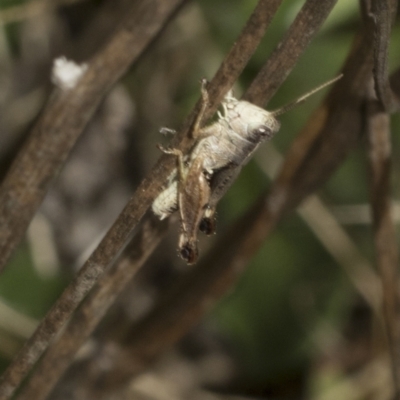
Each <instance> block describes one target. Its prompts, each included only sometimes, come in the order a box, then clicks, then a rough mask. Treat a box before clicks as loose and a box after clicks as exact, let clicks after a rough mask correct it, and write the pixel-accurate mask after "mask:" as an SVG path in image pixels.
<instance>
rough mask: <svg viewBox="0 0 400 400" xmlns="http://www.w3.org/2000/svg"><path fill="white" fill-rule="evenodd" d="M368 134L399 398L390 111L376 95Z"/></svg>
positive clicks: (370, 106) (385, 305)
mask: <svg viewBox="0 0 400 400" xmlns="http://www.w3.org/2000/svg"><path fill="white" fill-rule="evenodd" d="M373 97H375V96H373ZM366 134H367V138H368V153H369V166H370V172H371V173H370V176H371V180H370V192H371V206H372V215H373V230H374V242H375V253H376V263H377V266H378V270H379V272H380V276H381V280H382V291H383V304H382V306H383V317H384V323H385V326H386V332H387V335H388V345H389V353H390V356H391V361H392V372H393V378H394V388H395V393H396V398H400V297H399V295H400V293H399V289H398V282H399V273H398V265H399V251H398V247H397V239H396V232H395V227H394V222H393V216H392V214H391V199H390V177H391V142H390V139H391V138H390V117H389V114H388V113H386V112H384V111H381V110H378V107H377V103H376V100H375V99H374V98H373V99H371V100H370V101H369V102H368V104H367V114H366Z"/></svg>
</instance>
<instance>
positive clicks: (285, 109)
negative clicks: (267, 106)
mask: <svg viewBox="0 0 400 400" xmlns="http://www.w3.org/2000/svg"><path fill="white" fill-rule="evenodd" d="M342 76H343V74H340V75H339V76H337V77H336V78H333V79H331V80H329V81H327V82H325V83H323V84H322V85H319V86H317V87H316V88H315V89H313V90H311V91H310V92H308V93H306V94H304V95H303V96H301V97H299V98H298V99H296V100H294V101H292V102H291V103H289V104H286V105H285V106H283V107H281V108H278V109H277V110H273V111H270V113H271V114H272V115H273V116H274V117H277V116H279V115H282V114H285V113H286V112H288V111H290V110H291V109H292V108H294V107H296V106H298V105H299V104H301V103H304V102H305V101H306V100H307V99H308V98H309V97H310V96H312V95H313V94H314V93H317V92H319V91H320V90H321V89H323V88H324V87H326V86H329V85H331V84H332V83H335V82H336V81H338V80H339V79H341V78H342Z"/></svg>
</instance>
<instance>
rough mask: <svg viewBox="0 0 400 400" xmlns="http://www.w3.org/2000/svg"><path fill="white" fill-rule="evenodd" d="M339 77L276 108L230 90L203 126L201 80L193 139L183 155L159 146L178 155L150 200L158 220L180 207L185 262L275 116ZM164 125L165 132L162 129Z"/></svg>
mask: <svg viewBox="0 0 400 400" xmlns="http://www.w3.org/2000/svg"><path fill="white" fill-rule="evenodd" d="M341 77H342V75H340V76H338V77H336V78H334V79H332V80H330V81H328V82H326V83H324V84H322V85H320V86H318V87H317V88H315V89H313V90H312V91H310V92H308V93H306V94H305V95H303V96H301V97H300V98H298V99H297V100H295V101H293V102H292V103H289V104H287V105H286V106H283V107H281V108H279V109H278V110H275V111H267V110H264V109H263V108H260V107H258V106H256V105H254V104H252V103H249V102H247V101H243V100H238V99H236V98H235V97H234V96H233V95H232V92H231V91H229V92H228V94H227V95H226V96H225V98H224V100H223V101H222V104H221V107H222V113H220V112H218V114H217V115H218V119H217V121H216V122H214V123H212V124H211V125H208V126H205V127H203V128H201V124H202V121H203V116H204V113H205V110H206V109H207V107H208V102H209V99H208V92H207V89H206V83H207V82H206V80H204V79H203V80H202V82H201V94H202V103H201V108H200V111H199V113H198V115H197V116H196V119H195V122H194V124H193V127H192V130H191V134H192V136H193V137H194V138H195V139H196V142H195V144H194V146H193V148H192V149H191V150H190V151H189V153H188V154H183V153H182V152H181V151H180V150H179V149H164V148H162V147H161V146H159V147H160V149H161V150H162V151H163V152H165V153H167V154H172V155H175V156H176V157H177V168H176V169H175V170H174V171H173V172H172V174H171V175H170V177H169V178H168V183H167V188H166V189H165V190H164V191H163V192H161V194H160V195H159V196H158V197H157V198H156V199H155V200H154V202H153V204H152V210H153V212H154V213H155V214H156V215H157V216H158V217H159V218H160V219H164V218H166V217H168V216H169V215H170V214H172V213H173V212H175V211H177V210H179V213H180V221H181V233H180V236H179V244H178V250H179V252H180V255H181V257H182V258H183V259H184V260H186V262H187V263H188V264H193V263H194V262H196V260H197V258H198V248H197V232H198V230H199V229H200V230H201V231H203V232H204V233H206V234H207V235H210V234H212V233H214V232H215V210H216V207H217V204H218V202H219V200H220V199H221V198H222V197H223V196H224V194H225V193H226V191H227V190H228V188H229V187H230V186H231V184H232V183H233V181H234V180H235V178H236V177H237V175H238V174H239V173H240V171H241V169H242V167H243V166H244V165H245V164H246V163H247V162H248V161H249V160H250V158H251V157H252V155H253V154H254V152H255V151H256V150H257V148H258V147H259V146H260V144H261V143H262V142H264V141H266V140H270V139H271V138H272V137H273V136H274V135H275V134H276V133H277V132H278V131H279V128H280V123H279V121H278V120H277V119H276V117H277V116H279V115H281V114H283V113H285V112H287V111H289V110H291V109H292V108H293V107H295V106H297V105H298V104H300V103H302V102H304V101H305V100H306V99H307V98H308V97H309V96H311V95H312V94H314V93H316V92H317V91H319V90H321V89H323V88H324V87H326V86H328V85H330V84H332V83H333V82H336V81H337V80H338V79H340V78H341ZM165 130H166V131H170V130H167V129H165V128H164V129H162V131H165Z"/></svg>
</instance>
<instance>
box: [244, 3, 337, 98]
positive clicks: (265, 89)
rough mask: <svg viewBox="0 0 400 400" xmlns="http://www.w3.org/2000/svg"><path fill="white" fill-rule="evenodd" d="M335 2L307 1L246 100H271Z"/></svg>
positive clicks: (247, 94) (251, 87)
mask: <svg viewBox="0 0 400 400" xmlns="http://www.w3.org/2000/svg"><path fill="white" fill-rule="evenodd" d="M336 2H337V0H308V1H307V2H306V3H305V4H304V6H303V7H302V8H301V10H300V12H299V13H298V14H297V16H296V18H295V20H294V21H293V23H292V25H291V26H290V28H289V30H288V31H287V32H286V33H285V36H284V38H283V39H282V40H281V42H280V44H279V45H278V46H277V47H276V48H275V50H274V51H273V53H272V54H271V56H270V57H269V59H268V61H267V62H266V63H265V65H264V66H263V68H262V69H261V70H260V72H259V73H258V75H257V77H256V78H255V79H254V80H253V82H252V83H251V85H250V86H249V88H248V90H247V92H246V94H245V96H244V98H245V100H247V101H250V102H251V103H254V104H258V105H260V106H262V105H263V104H265V103H267V102H268V101H269V100H270V99H271V98H272V96H273V95H274V94H275V93H276V91H277V90H278V88H279V87H280V85H281V84H282V83H283V82H284V81H285V79H286V78H287V77H288V75H289V74H290V72H291V71H292V69H293V68H294V66H295V65H296V63H297V61H298V59H299V57H300V56H301V55H302V54H303V52H304V50H305V48H306V47H307V46H308V45H309V44H310V42H311V40H312V39H313V37H314V35H315V33H316V32H318V31H319V29H320V27H321V26H322V24H323V22H324V21H325V19H326V17H327V16H328V15H329V13H330V12H331V10H332V8H333V7H334V6H335V4H336Z"/></svg>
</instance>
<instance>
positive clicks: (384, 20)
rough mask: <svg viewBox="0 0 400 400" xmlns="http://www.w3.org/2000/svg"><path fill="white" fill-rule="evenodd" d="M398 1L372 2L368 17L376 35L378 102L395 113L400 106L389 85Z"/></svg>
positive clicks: (375, 75) (375, 79)
mask: <svg viewBox="0 0 400 400" xmlns="http://www.w3.org/2000/svg"><path fill="white" fill-rule="evenodd" d="M396 9H397V1H393V0H372V1H371V10H370V12H369V14H368V17H369V19H370V21H371V25H372V27H373V34H374V68H373V76H374V84H375V91H376V95H377V97H378V100H379V101H380V103H381V106H382V107H383V109H384V110H385V111H387V112H393V111H396V110H398V109H399V106H400V104H399V103H397V102H396V98H395V97H393V93H392V90H391V88H390V83H389V67H388V64H389V42H390V33H391V26H392V24H393V22H394V18H395V15H396Z"/></svg>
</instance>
